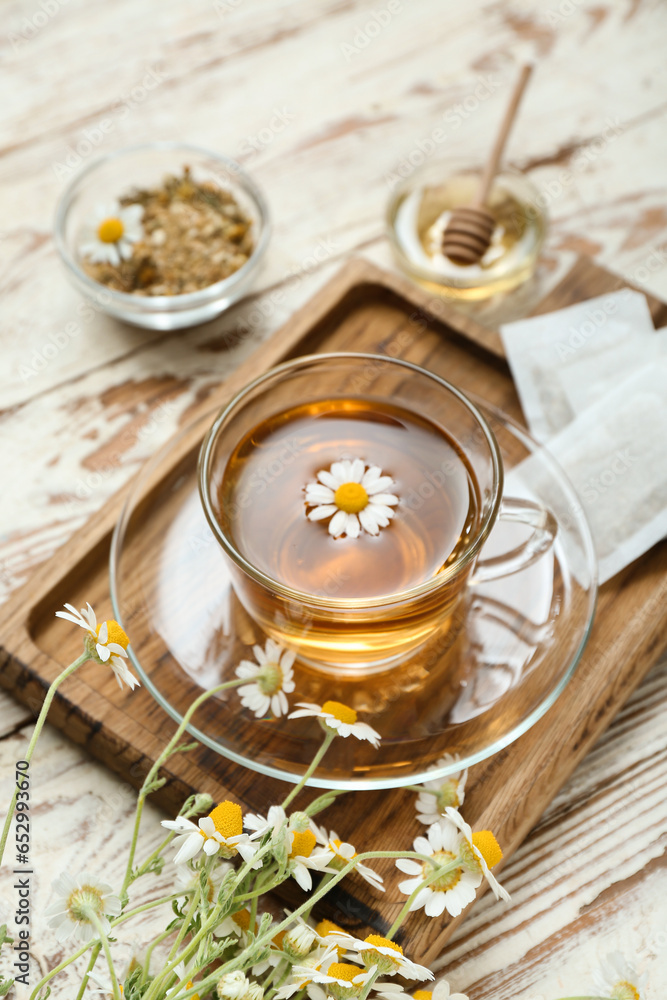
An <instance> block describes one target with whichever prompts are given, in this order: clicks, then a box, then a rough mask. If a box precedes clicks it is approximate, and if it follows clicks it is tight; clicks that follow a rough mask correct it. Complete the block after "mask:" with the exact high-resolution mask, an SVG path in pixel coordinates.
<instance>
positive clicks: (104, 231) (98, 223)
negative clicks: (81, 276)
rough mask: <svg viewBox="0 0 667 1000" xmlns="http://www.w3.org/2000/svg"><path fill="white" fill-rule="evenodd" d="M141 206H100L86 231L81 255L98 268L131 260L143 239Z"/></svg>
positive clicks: (114, 204)
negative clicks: (134, 246)
mask: <svg viewBox="0 0 667 1000" xmlns="http://www.w3.org/2000/svg"><path fill="white" fill-rule="evenodd" d="M143 214H144V209H143V206H142V205H126V206H125V207H124V208H123V207H122V206H121V204H120V202H118V201H114V202H111V203H110V204H108V205H98V206H97V208H96V210H95V212H94V215H93V219H92V223H91V225H90V226H89V228H88V229H87V230H86V231H85V234H84V242H83V243H82V244H81V247H80V248H79V249H80V252H81V255H82V256H83V257H87V258H88V259H89V260H90V261H92V262H93V263H95V264H114V265H118V264H120V262H121V261H122V260H129V258H130V257H131V256H132V246H133V244H134V243H138V242H139V240H140V239H141V238H142V236H143V227H142V225H141V219H142V216H143Z"/></svg>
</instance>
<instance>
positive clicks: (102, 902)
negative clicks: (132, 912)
mask: <svg viewBox="0 0 667 1000" xmlns="http://www.w3.org/2000/svg"><path fill="white" fill-rule="evenodd" d="M53 889H54V891H55V893H56V895H57V896H58V899H57V900H56V902H55V903H52V904H51V906H49V907H47V909H46V910H45V911H44V915H45V916H47V917H49V918H50V919H49V927H53V928H54V930H55V932H56V937H57V938H58V940H59V941H66V940H67V938H68V937H70V935H71V934H76V935H77V937H78V938H79V939H80V940H81V941H84V942H85V941H90V939H91V938H93V937H95V936H96V935H97V933H98V928H97V923H99V925H100V926H101V928H102V931H103V932H104V934H108V933H109V931H110V930H111V925H110V923H109V919H108V917H109V916H112V917H117V916H118V915H119V914H120V912H121V909H122V907H121V903H120V899H119V898H118V896H114V895H113V892H112V889H111V886H110V885H107V884H106V882H101V881H100V880H99V879H98V878H96V877H95V876H94V875H89V874H88V872H82V873H81V874H80V875H77V876H76V878H73V877H72V876H71V875H69V874H67V872H65V873H63V874H62V875H60V876H59V877H58V878H57V879H56V880H55V882H54V883H53Z"/></svg>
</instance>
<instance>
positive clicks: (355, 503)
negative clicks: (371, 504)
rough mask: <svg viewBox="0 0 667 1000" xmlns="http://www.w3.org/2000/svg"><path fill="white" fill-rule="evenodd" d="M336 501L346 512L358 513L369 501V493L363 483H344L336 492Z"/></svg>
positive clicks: (340, 508) (339, 507)
mask: <svg viewBox="0 0 667 1000" xmlns="http://www.w3.org/2000/svg"><path fill="white" fill-rule="evenodd" d="M334 503H335V504H336V506H337V507H338V509H339V510H344V511H345V513H346V514H358V513H359V511H360V510H363V509H364V507H365V506H366V505H367V503H368V493H367V492H366V490H365V489H364V488H363V486H362V485H361V483H343V485H342V486H339V487H338V489H337V490H336V492H335V493H334Z"/></svg>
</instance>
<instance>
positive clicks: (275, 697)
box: [236, 639, 296, 719]
mask: <svg viewBox="0 0 667 1000" xmlns="http://www.w3.org/2000/svg"><path fill="white" fill-rule="evenodd" d="M252 651H253V653H254V654H255V659H256V660H257V662H256V663H253V662H252V661H251V660H241V662H240V663H239V665H238V667H237V668H236V676H237V677H240V678H242V679H243V680H246V679H247V680H248V681H251V682H252V683H250V684H243V685H242V686H241V687H240V688H239V689H238V693H239V694H240V696H241V704H242V705H244V706H245V708H249V709H250V710H251V711H252V712H254V713H255V716H256V718H258V719H259V718H261V716H263V715H266V713H267V712H268V711H269V710H271V712H273V714H274V715H275V716H276V718H280V716H281V715H285V714H286V713H287V710H288V709H289V703H288V701H287V694H290V693H291V692H292V691H293V690H294V680H293V672H292V664H293V663H294V660H295V659H296V653H294V652H293V651H292V650H290V649H283V647H282V646H279V645H278V643H277V642H274V641H273V639H267V641H266V645H265V646H264V649H262V647H261V646H253V647H252Z"/></svg>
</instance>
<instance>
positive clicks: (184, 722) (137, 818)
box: [121, 678, 245, 898]
mask: <svg viewBox="0 0 667 1000" xmlns="http://www.w3.org/2000/svg"><path fill="white" fill-rule="evenodd" d="M244 683H245V681H244V680H242V679H241V678H237V679H236V680H233V681H226V682H225V683H224V684H218V685H217V687H214V688H211V689H210V691H203V692H202V693H201V694H200V695H199V697H198V698H195V700H194V701H193V702H192V704H191V705H190V707H189V708H188V710H187V712H186V713H185V715H184V716H183V718H182V719H181V723H180V725H179V727H178V729H177V730H176V732H175V733H174V735H173V736H172V738H171V739H170V740H169V742H168V743H167V745H166V747H165V748H164V750H163V751H162V753H161V754H160V755H159V756H158V758H157V760H156V761H155V763H154V764H153V766H152V767H151V769H150V771H149V772H148V774H147V775H146V777H145V779H144V783H143V785H142V786H141V789H140V791H139V795H138V797H137V806H136V810H135V815H134V830H133V831H132V841H131V843H130V854H129V857H128V859H127V868H126V870H125V878H124V879H123V887H122V889H121V898H122V897H123V896H124V894H125V893H126V892H127V887H128V886H129V884H130V882H131V881H132V865H133V864H134V855H135V853H136V850H137V838H138V836H139V827H140V826H141V817H142V814H143V811H144V802H145V801H146V798H147V797H148V794H149V791H148V789H149V787H150V785H151V784H152V783H153V781H154V780H155V778H156V777H157V775H158V774H159V772H160V768H161V767H162V765H163V764H164V762H165V761H166V760H167V759H168V758H169V757H170V756H171V754H172V753H173V751H174V748H175V747H176V745H177V743H178V741H179V740H180V738H181V736H182V735H183V733H184V732H185V730H186V729H187V727H188V725H189V723H190V720H191V719H192V716H193V715H194V714H195V712H196V711H197V709H198V708H199V707H200V705H203V704H204V702H205V701H207V700H208V699H209V698H212V697H213V696H214V695H216V694H220V692H221V691H226V690H227V689H229V688H233V687H238V686H239V684H244Z"/></svg>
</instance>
